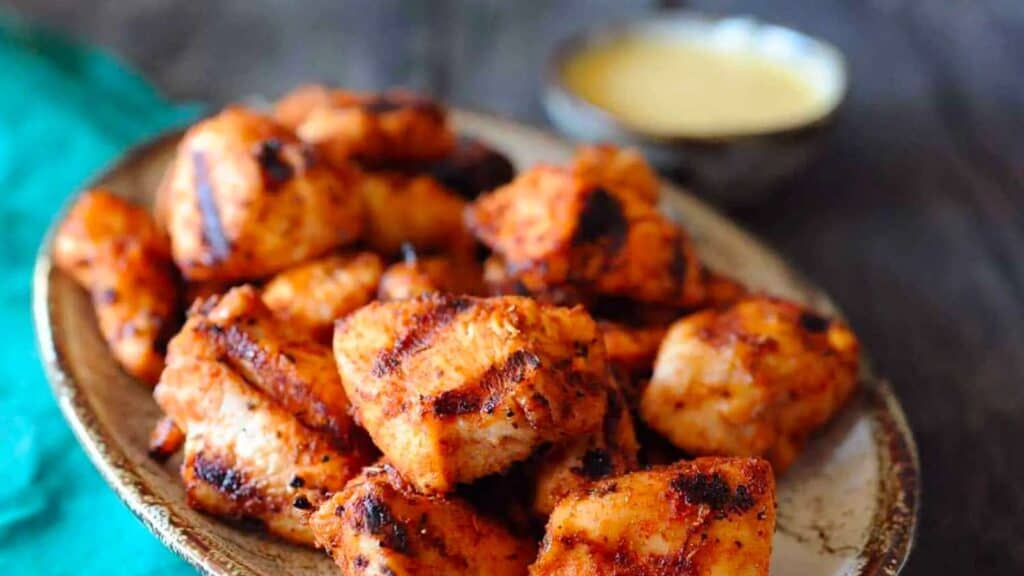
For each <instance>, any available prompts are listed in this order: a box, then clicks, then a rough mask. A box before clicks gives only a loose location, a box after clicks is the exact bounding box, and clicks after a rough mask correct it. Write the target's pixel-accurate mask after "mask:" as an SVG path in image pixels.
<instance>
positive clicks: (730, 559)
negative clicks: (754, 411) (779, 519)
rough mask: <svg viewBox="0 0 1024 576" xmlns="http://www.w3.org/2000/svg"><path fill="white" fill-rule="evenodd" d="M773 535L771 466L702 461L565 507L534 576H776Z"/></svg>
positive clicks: (627, 481) (599, 489)
mask: <svg viewBox="0 0 1024 576" xmlns="http://www.w3.org/2000/svg"><path fill="white" fill-rule="evenodd" d="M774 529H775V486H774V480H773V477H772V470H771V467H770V466H769V464H768V463H767V462H765V461H764V460H757V459H745V458H698V459H697V460H694V461H692V462H679V463H677V464H674V465H672V466H667V467H661V468H654V469H651V470H647V471H643V472H632V473H630V474H626V475H625V476H619V477H616V478H611V479H607V480H602V481H600V482H597V483H595V484H592V485H591V486H590V487H589V488H587V489H586V490H583V491H581V492H576V493H573V494H572V495H570V496H569V497H567V498H566V499H565V500H562V501H561V502H560V503H559V504H558V506H557V507H556V508H555V510H554V512H552V514H551V518H550V520H549V521H548V525H547V532H546V534H545V536H544V541H543V542H542V543H541V551H540V554H539V556H538V558H537V561H536V562H535V563H534V564H533V565H532V566H531V567H530V574H531V576H547V575H556V574H557V575H559V576H577V575H578V576H591V575H594V574H601V575H603V576H662V575H669V574H673V575H675V574H679V575H684V574H685V575H693V576H726V575H728V576H767V574H768V564H769V558H770V556H771V549H772V534H773V531H774Z"/></svg>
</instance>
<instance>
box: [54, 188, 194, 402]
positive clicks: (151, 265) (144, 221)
mask: <svg viewBox="0 0 1024 576" xmlns="http://www.w3.org/2000/svg"><path fill="white" fill-rule="evenodd" d="M53 259H54V263H55V264H56V265H57V267H58V268H60V269H61V270H63V271H64V272H65V273H67V274H69V275H70V276H71V277H72V278H74V279H75V281H76V282H78V283H79V284H81V285H82V287H84V288H85V289H86V290H88V291H89V294H90V296H91V297H92V303H93V307H94V308H95V310H96V317H97V319H98V321H99V327H100V332H101V333H102V334H103V338H104V339H105V340H106V341H107V344H108V345H109V346H110V350H111V352H112V353H113V355H114V357H115V358H116V359H117V361H118V362H119V363H120V364H121V366H122V367H123V368H124V369H125V371H127V372H128V373H129V374H132V375H133V376H135V377H137V378H139V379H141V380H144V381H146V382H148V383H150V384H154V383H156V381H157V379H158V378H159V377H160V371H161V370H162V369H163V366H164V348H165V346H166V344H167V340H168V339H169V338H170V336H171V335H172V334H174V330H175V329H176V328H177V325H178V324H177V323H178V322H179V320H178V315H179V313H180V311H181V302H180V301H181V282H180V279H179V278H178V275H177V273H176V272H175V270H174V266H173V264H172V263H171V255H170V247H169V245H168V241H167V238H166V236H164V235H163V234H162V233H161V232H160V231H159V229H158V228H157V226H156V224H155V222H154V221H153V218H152V217H151V216H150V215H149V214H148V213H147V212H146V211H145V210H143V209H142V208H139V207H137V206H134V205H132V204H131V203H129V202H127V201H125V200H123V199H121V198H118V197H117V196H114V195H113V194H111V193H110V192H108V191H106V190H103V189H95V190H89V191H87V192H85V193H83V194H82V195H81V197H79V198H78V200H77V201H76V202H75V205H74V206H73V207H72V209H71V212H70V213H68V215H67V218H66V219H65V220H64V222H63V223H62V224H61V227H60V229H59V230H58V231H57V236H56V238H55V239H54V252H53Z"/></svg>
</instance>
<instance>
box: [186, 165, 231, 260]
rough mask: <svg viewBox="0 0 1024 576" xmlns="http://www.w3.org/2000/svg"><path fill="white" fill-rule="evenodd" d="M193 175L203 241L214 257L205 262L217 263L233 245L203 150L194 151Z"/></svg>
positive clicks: (226, 254)
mask: <svg viewBox="0 0 1024 576" xmlns="http://www.w3.org/2000/svg"><path fill="white" fill-rule="evenodd" d="M192 175H193V177H194V179H195V186H196V199H197V201H198V202H199V216H200V218H199V220H200V224H201V225H202V232H203V241H204V242H205V243H206V245H208V246H209V247H210V252H211V254H210V255H211V257H212V260H211V261H210V262H205V264H216V263H218V262H221V261H223V260H225V259H226V258H227V257H228V256H229V255H230V253H231V245H230V244H229V243H228V240H227V238H226V237H225V235H224V226H223V224H222V223H221V221H220V212H219V211H218V209H217V201H216V199H215V198H214V190H213V184H212V183H211V182H210V171H209V167H208V166H207V164H206V155H205V154H203V153H202V152H193V153H192Z"/></svg>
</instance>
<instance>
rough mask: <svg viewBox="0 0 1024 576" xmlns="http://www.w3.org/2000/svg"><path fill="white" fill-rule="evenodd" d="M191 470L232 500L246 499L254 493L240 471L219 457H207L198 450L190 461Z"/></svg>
mask: <svg viewBox="0 0 1024 576" xmlns="http://www.w3.org/2000/svg"><path fill="white" fill-rule="evenodd" d="M192 470H193V471H194V472H195V474H196V477H197V478H199V479H200V480H202V481H203V482H205V483H206V484H207V485H209V486H210V487H211V488H213V489H214V490H216V491H218V492H220V493H221V494H223V495H225V496H227V497H228V498H230V499H232V500H235V501H237V500H246V499H249V498H252V497H253V496H255V495H256V490H255V489H254V487H253V486H252V485H250V484H249V483H248V482H247V480H246V478H245V476H244V475H243V474H242V472H240V471H238V470H236V469H234V468H232V467H231V466H229V465H227V464H225V463H224V462H223V461H221V460H220V459H219V458H208V457H207V456H206V455H205V454H203V453H202V452H200V453H198V454H196V456H195V458H194V459H193V461H192Z"/></svg>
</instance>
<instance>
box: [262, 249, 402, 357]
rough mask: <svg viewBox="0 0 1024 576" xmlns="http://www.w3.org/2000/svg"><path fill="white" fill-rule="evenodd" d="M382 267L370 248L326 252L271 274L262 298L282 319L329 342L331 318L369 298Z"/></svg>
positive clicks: (337, 316) (347, 312)
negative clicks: (330, 253) (356, 250)
mask: <svg viewBox="0 0 1024 576" xmlns="http://www.w3.org/2000/svg"><path fill="white" fill-rule="evenodd" d="M383 271H384V264H383V262H382V261H381V258H380V256H377V255H376V254H374V253H372V252H358V253H355V254H346V255H341V254H335V255H331V256H327V257H324V258H320V259H318V260H312V261H310V262H306V263H304V264H300V265H298V266H296V267H294V268H289V269H288V270H285V271H284V272H281V273H280V274H278V275H277V276H274V277H273V278H272V279H271V280H270V281H269V282H267V284H266V285H265V286H264V287H263V302H264V303H265V304H266V305H267V307H268V308H270V309H271V310H272V311H273V312H274V315H275V316H277V317H278V318H280V319H281V320H282V321H283V322H285V323H287V324H290V325H292V326H296V327H299V328H303V329H305V330H307V331H308V332H309V333H310V334H312V335H313V337H314V338H316V339H317V340H318V341H323V342H327V343H329V342H330V339H331V335H332V334H333V333H334V321H335V320H337V319H338V318H341V317H342V316H345V315H346V314H349V313H350V312H353V311H355V310H356V309H358V308H359V307H361V306H363V305H364V304H366V303H368V302H370V301H371V300H373V298H374V295H375V294H376V292H377V285H378V284H379V283H380V280H381V274H382V273H383Z"/></svg>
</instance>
